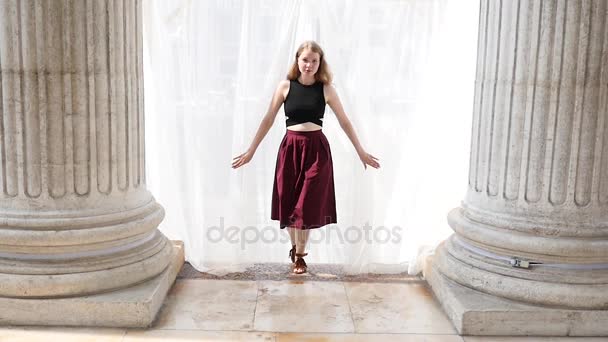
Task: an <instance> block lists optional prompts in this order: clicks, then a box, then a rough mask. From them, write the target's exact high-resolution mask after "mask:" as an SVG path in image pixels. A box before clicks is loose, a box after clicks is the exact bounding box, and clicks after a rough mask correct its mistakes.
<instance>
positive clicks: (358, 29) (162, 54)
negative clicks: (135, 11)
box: [144, 0, 478, 274]
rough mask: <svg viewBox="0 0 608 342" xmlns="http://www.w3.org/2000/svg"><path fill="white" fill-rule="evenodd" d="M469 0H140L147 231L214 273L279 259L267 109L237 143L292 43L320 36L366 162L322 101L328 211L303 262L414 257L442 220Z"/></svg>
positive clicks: (414, 261)
mask: <svg viewBox="0 0 608 342" xmlns="http://www.w3.org/2000/svg"><path fill="white" fill-rule="evenodd" d="M476 3H477V1H474V0H466V1H463V0H361V1H345V0H301V1H299V0H291V1H285V0H262V1H245V0H242V1H239V0H230V1H227V0H209V1H195V0H190V1H188V0H179V1H178V0H173V1H165V0H146V1H144V76H145V78H144V80H145V81H144V85H145V87H144V88H145V106H146V107H145V110H146V113H145V115H146V130H147V131H146V161H147V172H148V178H147V181H148V187H149V189H150V190H151V191H152V193H153V194H154V195H155V196H156V198H157V200H158V201H159V202H160V203H161V204H162V205H163V206H164V207H165V209H166V217H165V220H164V221H163V223H162V224H161V226H160V229H161V230H162V231H163V232H164V233H165V234H166V235H167V236H168V237H169V238H171V239H179V240H183V241H184V243H185V250H186V260H187V261H189V262H190V263H191V264H192V265H193V266H194V267H195V268H197V269H199V270H201V271H207V272H215V273H218V274H221V273H224V272H229V271H234V270H241V269H243V268H244V267H246V266H248V265H250V264H251V263H254V262H288V259H287V252H288V250H289V248H290V245H289V236H288V235H287V232H286V231H284V230H280V229H279V227H278V223H277V222H276V221H271V220H270V207H271V206H270V200H271V194H272V185H273V175H274V168H275V162H276V154H277V150H278V145H279V142H280V141H281V138H282V136H283V135H284V133H285V123H284V112H283V109H282V108H281V110H280V112H279V114H278V115H277V120H276V121H275V124H274V126H273V127H272V129H271V130H270V132H269V133H268V134H267V136H266V138H265V139H264V141H263V142H262V144H261V145H260V147H259V149H258V151H257V152H256V155H255V156H254V159H253V160H252V161H251V162H250V163H249V164H247V165H245V166H244V167H242V168H240V169H238V170H233V169H231V167H230V164H231V159H232V157H234V156H236V155H238V154H240V153H241V152H244V151H245V149H246V148H247V147H248V146H249V144H250V142H251V140H252V139H253V136H254V135H255V132H256V130H257V128H258V125H259V122H260V120H261V118H262V116H263V115H264V113H265V112H266V110H267V108H268V105H269V103H270V98H271V96H272V93H273V91H274V89H275V87H276V86H277V84H278V82H279V81H280V80H281V79H284V78H285V75H286V73H287V70H288V67H289V66H290V65H291V63H292V61H293V59H294V55H295V51H296V48H297V46H298V45H299V44H300V43H301V42H302V41H304V40H308V39H313V40H315V41H317V42H318V43H320V45H321V46H322V47H323V49H324V50H325V54H326V59H327V61H328V63H329V65H330V67H331V69H332V71H333V72H334V76H335V77H334V86H335V87H336V89H337V90H338V93H339V95H340V97H341V100H342V103H343V105H344V108H345V110H346V113H347V115H348V116H349V118H350V119H351V121H352V122H353V124H354V126H355V130H356V132H357V134H358V136H359V138H360V140H361V142H362V144H363V146H364V147H365V148H366V150H367V151H368V152H370V153H371V154H373V155H375V156H376V157H379V158H380V163H381V165H382V166H381V168H380V169H378V170H375V169H372V168H368V169H367V170H364V169H363V166H362V164H361V162H360V161H359V159H358V157H357V155H356V153H355V151H354V149H353V147H352V145H351V143H350V141H349V139H348V138H347V136H346V135H345V134H344V132H343V131H342V130H341V128H340V126H339V125H338V123H337V120H336V119H335V116H334V115H333V113H332V112H331V109H330V108H329V106H328V107H327V110H326V115H325V117H326V119H325V120H324V128H323V131H324V132H325V134H326V135H327V137H328V140H329V141H330V145H331V148H332V155H333V158H334V175H335V185H336V201H337V212H338V223H337V224H334V225H329V226H326V227H323V228H320V229H317V230H314V231H312V233H311V236H310V241H309V248H308V252H309V256H308V258H307V261H308V262H309V263H337V264H343V265H344V266H345V269H346V271H347V272H349V273H364V272H378V273H394V272H403V271H406V270H407V271H409V272H410V273H413V274H415V273H418V272H419V271H420V265H421V262H422V261H423V260H424V258H423V256H424V255H426V254H427V253H428V252H430V251H431V250H432V248H433V247H434V246H435V245H436V244H437V243H438V242H440V241H441V240H442V239H444V238H446V237H447V236H448V235H449V234H450V232H451V230H450V228H449V226H448V225H447V223H446V215H447V212H448V211H449V210H450V209H451V208H453V207H455V206H458V205H459V203H460V200H461V199H462V198H463V197H464V193H465V189H466V180H467V176H466V174H467V172H468V156H469V146H470V142H469V137H470V121H471V113H472V103H473V82H474V68H475V58H476V56H475V51H476V42H477V23H478V20H477V17H478V6H477V4H476Z"/></svg>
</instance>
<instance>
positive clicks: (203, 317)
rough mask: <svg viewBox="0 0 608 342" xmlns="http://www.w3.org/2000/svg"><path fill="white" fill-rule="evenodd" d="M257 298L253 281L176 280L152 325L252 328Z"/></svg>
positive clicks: (155, 326)
mask: <svg viewBox="0 0 608 342" xmlns="http://www.w3.org/2000/svg"><path fill="white" fill-rule="evenodd" d="M256 297H257V283H256V282H254V281H238V280H209V279H193V280H189V279H188V280H179V281H177V282H176V283H175V285H174V286H173V288H172V289H171V291H170V292H169V295H168V296H167V298H166V299H165V303H164V305H163V307H162V308H161V311H160V313H159V317H158V319H157V320H156V322H155V323H154V325H153V328H155V329H194V330H252V327H253V316H254V312H255V305H256Z"/></svg>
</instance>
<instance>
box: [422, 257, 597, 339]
mask: <svg viewBox="0 0 608 342" xmlns="http://www.w3.org/2000/svg"><path fill="white" fill-rule="evenodd" d="M424 276H425V278H426V280H427V282H428V283H429V285H430V286H431V288H432V289H433V292H434V293H435V296H436V297H437V299H438V300H439V302H440V303H441V306H442V307H443V310H444V311H445V312H446V314H447V316H448V317H449V318H450V320H451V321H452V324H454V327H455V328H456V330H457V331H458V333H459V334H461V335H501V336H608V324H606V322H608V311H607V310H570V309H560V308H549V307H542V306H534V305H527V304H523V303H518V302H514V301H510V300H507V299H503V298H499V297H494V296H491V295H488V294H485V293H482V292H479V291H475V290H472V289H470V288H468V287H464V286H462V285H460V284H458V283H455V282H453V281H452V280H450V279H448V278H446V277H445V276H443V275H442V274H441V273H440V272H438V271H437V269H436V268H435V267H434V266H433V257H429V258H428V260H427V262H426V264H425V267H424ZM524 290H525V289H524Z"/></svg>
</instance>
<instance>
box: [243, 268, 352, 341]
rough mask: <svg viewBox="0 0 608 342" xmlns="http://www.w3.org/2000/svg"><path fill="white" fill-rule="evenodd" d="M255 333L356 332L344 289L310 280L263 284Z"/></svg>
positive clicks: (261, 282)
mask: <svg viewBox="0 0 608 342" xmlns="http://www.w3.org/2000/svg"><path fill="white" fill-rule="evenodd" d="M254 327H255V330H260V331H276V332H354V327H353V321H352V317H351V314H350V308H349V306H348V301H347V299H346V293H345V291H344V286H343V285H342V283H340V282H336V283H334V282H316V281H307V280H289V281H260V282H259V295H258V305H257V309H256V313H255V323H254Z"/></svg>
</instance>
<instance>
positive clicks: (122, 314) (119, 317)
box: [0, 241, 184, 328]
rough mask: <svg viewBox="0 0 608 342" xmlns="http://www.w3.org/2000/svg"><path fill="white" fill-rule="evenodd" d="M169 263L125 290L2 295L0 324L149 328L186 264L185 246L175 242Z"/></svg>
mask: <svg viewBox="0 0 608 342" xmlns="http://www.w3.org/2000/svg"><path fill="white" fill-rule="evenodd" d="M171 243H172V244H173V254H172V256H171V261H170V263H169V266H168V267H167V268H166V269H165V270H164V271H163V272H162V273H161V274H159V275H158V276H156V277H154V278H152V279H150V280H148V281H146V282H144V283H141V284H139V285H135V286H132V287H128V288H125V289H122V290H118V291H113V292H108V293H103V294H97V295H92V296H85V297H73V298H58V299H19V298H2V297H0V307H1V308H2V310H0V325H45V326H55V325H58V326H90V327H120V328H145V327H149V326H150V325H151V324H152V322H153V321H154V319H155V318H156V314H157V313H158V311H159V310H160V307H161V306H162V304H163V301H164V299H165V297H166V295H167V293H168V292H169V289H170V288H171V286H172V285H173V283H174V282H175V278H176V277H177V274H178V273H179V270H180V269H181V267H182V265H183V264H184V246H183V243H182V242H181V241H171Z"/></svg>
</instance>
